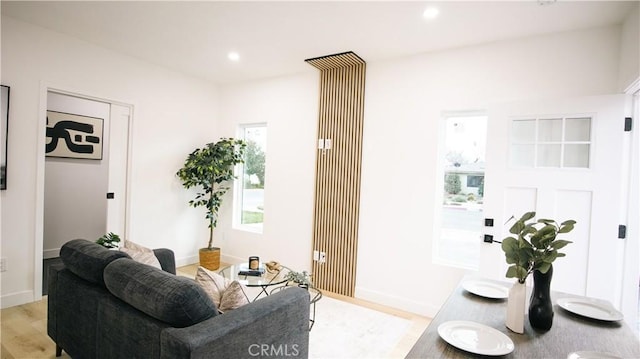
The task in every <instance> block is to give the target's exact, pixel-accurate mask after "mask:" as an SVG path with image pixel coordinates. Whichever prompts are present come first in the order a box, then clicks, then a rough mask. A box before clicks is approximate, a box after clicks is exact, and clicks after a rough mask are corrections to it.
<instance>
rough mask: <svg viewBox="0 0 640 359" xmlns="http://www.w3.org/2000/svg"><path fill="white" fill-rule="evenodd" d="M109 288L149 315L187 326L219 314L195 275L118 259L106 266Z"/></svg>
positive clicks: (179, 326) (105, 273)
mask: <svg viewBox="0 0 640 359" xmlns="http://www.w3.org/2000/svg"><path fill="white" fill-rule="evenodd" d="M104 282H105V284H106V286H107V289H108V290H109V291H110V292H111V293H112V294H113V295H115V296H116V297H118V298H120V299H122V300H123V301H124V302H126V303H128V304H129V305H131V306H132V307H134V308H136V309H138V310H139V311H141V312H144V313H146V314H147V315H149V316H151V317H153V318H156V319H158V320H160V321H163V322H165V323H167V324H169V325H171V326H173V327H176V328H183V327H188V326H191V325H194V324H197V323H200V322H201V321H203V320H207V319H209V318H211V317H214V316H215V315H217V314H218V310H217V308H216V306H215V304H214V303H213V301H212V300H211V299H210V298H209V296H208V295H207V293H205V291H204V290H203V289H202V288H200V286H199V285H198V284H196V282H195V281H193V280H192V279H189V278H186V277H179V276H175V275H173V274H170V273H167V272H164V271H162V270H160V269H157V268H153V267H150V266H148V265H144V264H142V263H138V262H135V261H133V260H131V259H117V260H115V261H113V262H111V263H109V265H107V267H106V268H105V269H104Z"/></svg>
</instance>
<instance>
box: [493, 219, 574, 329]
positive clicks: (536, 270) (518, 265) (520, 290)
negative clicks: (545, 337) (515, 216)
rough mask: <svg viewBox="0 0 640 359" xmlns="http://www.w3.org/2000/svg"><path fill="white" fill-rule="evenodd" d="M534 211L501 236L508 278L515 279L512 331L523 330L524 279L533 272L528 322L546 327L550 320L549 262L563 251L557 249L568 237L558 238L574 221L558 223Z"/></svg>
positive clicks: (509, 321) (510, 312)
mask: <svg viewBox="0 0 640 359" xmlns="http://www.w3.org/2000/svg"><path fill="white" fill-rule="evenodd" d="M535 216H536V212H527V213H525V214H523V215H522V217H520V219H519V220H517V221H516V222H515V223H514V224H513V226H511V228H510V229H509V233H511V234H512V235H513V236H509V237H507V238H505V239H503V240H502V250H503V251H504V254H505V258H506V261H507V264H509V265H510V266H509V268H508V269H507V273H506V277H507V278H516V279H517V280H518V281H517V282H516V283H515V284H514V287H513V288H512V289H511V291H510V292H509V303H508V305H507V327H508V328H509V329H511V330H513V331H514V332H517V333H522V332H523V331H524V328H523V324H524V305H525V297H524V293H525V291H526V288H525V284H524V283H525V280H526V279H527V277H528V276H529V274H532V273H533V277H534V284H533V293H532V295H531V301H530V305H529V322H530V323H531V326H532V327H534V328H536V329H543V330H549V329H550V328H551V324H552V322H553V305H552V304H551V298H550V293H549V291H550V283H551V275H552V273H553V266H552V263H553V262H554V261H555V260H556V259H557V258H560V257H564V256H565V254H564V253H561V252H559V250H560V249H562V248H564V247H565V246H566V245H567V244H569V243H572V242H571V241H567V240H563V239H558V238H557V237H558V235H559V234H561V233H569V232H571V231H572V230H573V227H574V225H575V224H576V221H574V220H567V221H564V222H562V223H560V224H558V223H557V222H556V221H555V220H552V219H538V220H537V221H536V220H534V219H533V218H534V217H535Z"/></svg>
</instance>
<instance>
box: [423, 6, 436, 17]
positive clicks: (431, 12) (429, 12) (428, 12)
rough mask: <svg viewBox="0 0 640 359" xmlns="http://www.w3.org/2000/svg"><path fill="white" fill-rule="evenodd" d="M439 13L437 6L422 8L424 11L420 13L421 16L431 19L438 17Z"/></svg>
mask: <svg viewBox="0 0 640 359" xmlns="http://www.w3.org/2000/svg"><path fill="white" fill-rule="evenodd" d="M439 13H440V10H438V8H435V7H428V8H426V9H425V10H424V12H423V13H422V16H424V18H425V19H429V20H431V19H435V18H436V17H438V14H439Z"/></svg>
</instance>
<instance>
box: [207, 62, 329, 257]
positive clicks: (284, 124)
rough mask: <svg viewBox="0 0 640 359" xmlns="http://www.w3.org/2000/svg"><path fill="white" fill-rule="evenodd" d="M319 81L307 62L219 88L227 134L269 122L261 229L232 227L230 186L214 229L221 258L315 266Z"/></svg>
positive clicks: (231, 134)
mask: <svg viewBox="0 0 640 359" xmlns="http://www.w3.org/2000/svg"><path fill="white" fill-rule="evenodd" d="M301 61H302V60H301ZM318 81H319V74H318V72H317V70H315V69H314V68H312V67H311V66H309V71H308V72H307V73H305V74H301V75H297V76H291V77H287V78H278V79H275V80H270V81H261V82H257V83H252V84H247V85H234V86H227V87H224V90H222V91H221V94H222V96H221V98H220V103H221V107H222V116H221V117H222V118H224V119H225V121H224V127H223V132H224V133H225V134H226V135H227V136H234V135H236V131H237V129H238V126H239V125H240V124H251V123H261V122H266V123H267V154H266V173H265V202H264V207H265V212H264V213H265V214H264V216H265V217H264V226H263V227H264V230H263V234H256V233H250V232H246V231H241V230H236V229H233V228H232V223H231V222H232V215H231V214H232V213H231V203H232V194H231V193H230V192H229V193H228V194H227V199H226V200H225V202H224V208H223V212H222V213H221V215H222V218H221V221H220V223H219V226H218V228H217V229H216V231H215V232H214V233H215V234H214V235H215V236H216V239H215V241H218V242H217V243H218V244H219V245H221V246H222V256H223V260H226V261H227V262H235V261H239V260H244V261H246V260H247V258H248V257H249V256H250V255H259V256H260V259H261V260H263V261H269V260H275V261H278V262H281V263H283V264H285V265H287V266H289V267H291V268H297V269H299V270H310V269H311V257H310V253H311V244H312V243H311V242H312V222H313V194H314V185H315V182H314V178H315V154H316V143H317V141H316V140H315V138H316V134H317V121H318V99H319V98H318V96H319V92H318V91H319V85H318Z"/></svg>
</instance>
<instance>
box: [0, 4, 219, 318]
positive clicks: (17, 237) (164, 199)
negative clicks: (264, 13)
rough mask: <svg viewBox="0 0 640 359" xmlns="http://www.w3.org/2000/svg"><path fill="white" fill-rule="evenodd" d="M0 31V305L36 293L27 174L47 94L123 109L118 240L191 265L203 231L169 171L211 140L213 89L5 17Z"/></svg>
mask: <svg viewBox="0 0 640 359" xmlns="http://www.w3.org/2000/svg"><path fill="white" fill-rule="evenodd" d="M1 26H2V34H1V36H2V42H1V46H2V51H1V56H2V59H1V64H2V68H1V76H2V78H1V82H2V83H3V84H6V85H8V86H10V87H11V108H10V114H9V116H10V119H9V121H10V131H9V141H8V142H9V149H8V156H9V159H8V161H9V163H10V164H11V165H10V168H9V172H8V177H9V178H8V181H9V182H8V183H9V188H8V189H7V190H6V191H2V192H1V193H0V196H1V199H2V214H1V215H2V238H1V242H0V243H1V247H2V249H1V252H2V257H5V258H7V260H8V270H7V271H6V272H2V273H1V274H0V280H1V281H2V288H1V292H0V294H1V296H2V297H1V299H2V304H1V305H2V307H7V306H11V305H15V304H20V303H24V302H28V301H32V300H34V298H37V293H39V289H38V287H39V284H40V283H35V282H36V281H35V280H34V278H36V276H35V273H36V272H35V271H39V270H41V263H38V262H39V261H37V260H36V258H37V257H38V256H41V255H42V242H39V241H41V240H42V239H41V237H40V236H41V235H42V223H38V222H39V221H40V222H41V221H42V203H39V201H40V202H42V197H39V196H42V192H43V188H44V181H42V180H41V179H40V180H39V179H38V178H37V176H42V175H43V172H44V128H43V126H44V117H43V116H42V115H44V112H43V111H44V109H45V107H44V106H46V89H47V87H51V88H56V89H59V90H64V91H68V92H73V93H79V94H83V95H88V96H92V97H98V98H104V99H108V100H113V101H117V102H121V103H127V104H132V105H133V108H134V110H133V128H132V139H131V140H132V149H131V161H132V163H131V167H130V168H131V173H129V195H130V200H129V207H128V214H127V216H128V220H129V227H128V231H127V233H126V236H127V237H128V238H129V239H131V240H133V241H137V242H139V243H141V244H143V245H145V246H148V247H168V248H171V249H173V250H174V251H175V252H176V257H177V260H178V263H183V264H184V263H187V262H189V263H191V262H193V261H194V258H195V256H196V253H197V248H198V247H201V246H202V242H203V241H202V240H200V238H206V236H207V228H206V224H204V223H203V219H202V218H201V217H202V215H201V213H199V212H198V211H196V210H194V209H192V208H190V207H188V206H187V201H188V200H189V197H190V194H189V192H187V191H186V190H184V189H183V187H182V185H181V184H180V182H179V181H178V180H177V178H176V177H175V172H176V171H177V170H178V168H180V166H181V165H182V163H183V161H184V159H185V157H186V155H187V154H188V153H189V152H191V151H192V150H193V149H194V148H195V147H197V146H201V145H202V144H204V143H206V142H209V141H211V140H213V139H216V138H218V137H219V135H218V132H217V122H216V119H217V116H218V111H219V110H218V100H217V99H218V90H217V88H216V87H215V86H214V85H211V84H210V83H208V82H205V81H202V80H199V79H195V78H192V77H188V76H185V75H182V74H179V73H175V72H172V71H168V70H166V69H163V68H161V67H158V66H155V65H151V64H148V63H144V62H140V61H138V60H136V59H133V58H130V57H127V56H123V55H120V54H116V53H113V52H110V51H108V50H105V49H102V48H99V47H96V46H93V45H91V44H89V43H86V42H82V41H79V40H76V39H73V38H70V37H67V36H64V35H60V34H57V33H54V32H51V31H48V30H45V29H43V28H39V27H35V26H32V25H29V24H26V23H23V22H20V21H16V20H13V19H11V18H7V17H5V16H3V17H2V23H1ZM39 136H41V137H40V138H39ZM40 151H41V152H40ZM38 252H39V253H38Z"/></svg>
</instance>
